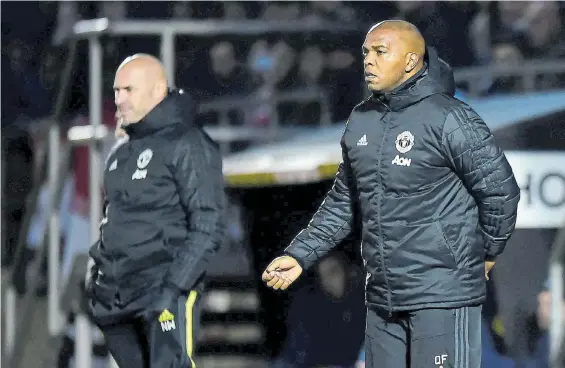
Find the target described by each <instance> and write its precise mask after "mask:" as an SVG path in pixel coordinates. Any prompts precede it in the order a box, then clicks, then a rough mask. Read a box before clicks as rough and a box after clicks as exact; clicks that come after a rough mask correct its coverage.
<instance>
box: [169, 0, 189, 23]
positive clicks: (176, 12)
mask: <svg viewBox="0 0 565 368" xmlns="http://www.w3.org/2000/svg"><path fill="white" fill-rule="evenodd" d="M169 13H170V17H171V18H173V19H178V20H181V19H188V18H192V15H193V11H192V7H191V6H190V3H189V2H188V1H173V2H170V3H169Z"/></svg>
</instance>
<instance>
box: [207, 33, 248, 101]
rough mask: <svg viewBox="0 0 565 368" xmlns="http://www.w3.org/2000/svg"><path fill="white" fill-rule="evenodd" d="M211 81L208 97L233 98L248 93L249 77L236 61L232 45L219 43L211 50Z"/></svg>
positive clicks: (224, 42) (223, 42)
mask: <svg viewBox="0 0 565 368" xmlns="http://www.w3.org/2000/svg"><path fill="white" fill-rule="evenodd" d="M209 65H210V77H211V78H210V80H209V84H208V85H207V86H206V87H205V88H206V92H207V94H208V96H207V97H222V96H233V95H238V94H246V93H247V92H248V82H247V81H248V76H247V73H246V71H245V69H244V68H242V67H241V65H240V63H239V62H238V60H237V59H236V56H235V49H234V46H233V44H232V43H230V42H227V41H222V42H218V43H216V44H215V45H213V46H212V48H211V49H210V64H209Z"/></svg>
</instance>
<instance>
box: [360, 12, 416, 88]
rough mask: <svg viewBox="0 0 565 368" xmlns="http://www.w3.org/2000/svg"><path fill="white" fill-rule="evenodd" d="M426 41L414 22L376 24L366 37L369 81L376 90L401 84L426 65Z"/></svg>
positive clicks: (366, 65)
mask: <svg viewBox="0 0 565 368" xmlns="http://www.w3.org/2000/svg"><path fill="white" fill-rule="evenodd" d="M425 53H426V43H425V41H424V38H423V37H422V34H421V33H420V31H419V30H418V28H416V26H414V25H413V24H411V23H408V22H406V21H403V20H387V21H384V22H380V23H378V24H375V25H374V26H373V27H371V29H370V30H369V32H368V33H367V36H366V38H365V42H364V44H363V54H364V57H365V62H364V66H365V80H366V81H367V84H368V86H369V89H370V90H371V91H373V92H388V91H390V90H393V89H394V88H396V87H398V86H399V85H401V84H402V83H404V82H405V81H406V80H408V79H410V77H412V76H413V75H414V74H416V73H417V72H418V71H420V70H421V69H422V67H423V65H424V56H425Z"/></svg>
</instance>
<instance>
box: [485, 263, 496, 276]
mask: <svg viewBox="0 0 565 368" xmlns="http://www.w3.org/2000/svg"><path fill="white" fill-rule="evenodd" d="M495 263H496V262H495V261H485V278H486V279H487V280H489V278H488V273H489V272H490V270H492V268H493V267H494V264H495Z"/></svg>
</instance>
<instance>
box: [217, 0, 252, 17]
mask: <svg viewBox="0 0 565 368" xmlns="http://www.w3.org/2000/svg"><path fill="white" fill-rule="evenodd" d="M223 6H224V16H223V18H224V19H225V20H243V19H245V18H247V14H246V11H245V7H244V6H243V4H241V3H240V2H237V1H226V2H224V3H223Z"/></svg>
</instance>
